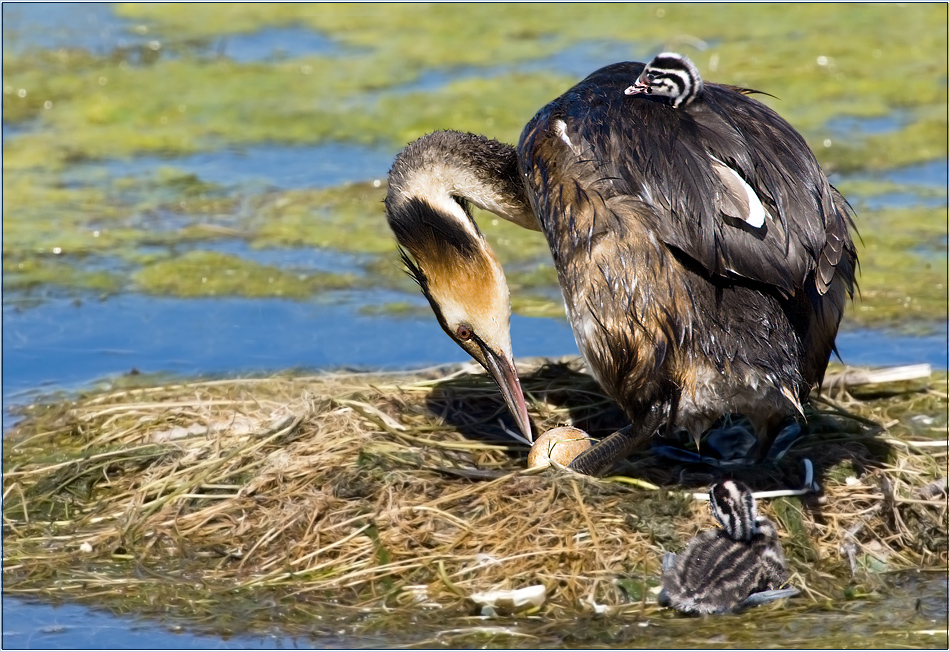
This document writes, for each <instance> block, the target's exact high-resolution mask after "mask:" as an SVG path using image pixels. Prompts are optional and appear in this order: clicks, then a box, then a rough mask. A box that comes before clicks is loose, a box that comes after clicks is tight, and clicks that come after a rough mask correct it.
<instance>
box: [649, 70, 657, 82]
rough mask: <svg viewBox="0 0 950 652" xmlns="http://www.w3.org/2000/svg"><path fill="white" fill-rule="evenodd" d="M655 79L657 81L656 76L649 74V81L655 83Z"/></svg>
mask: <svg viewBox="0 0 950 652" xmlns="http://www.w3.org/2000/svg"><path fill="white" fill-rule="evenodd" d="M655 79H656V75H654V74H653V73H652V72H651V73H647V81H654V80H655Z"/></svg>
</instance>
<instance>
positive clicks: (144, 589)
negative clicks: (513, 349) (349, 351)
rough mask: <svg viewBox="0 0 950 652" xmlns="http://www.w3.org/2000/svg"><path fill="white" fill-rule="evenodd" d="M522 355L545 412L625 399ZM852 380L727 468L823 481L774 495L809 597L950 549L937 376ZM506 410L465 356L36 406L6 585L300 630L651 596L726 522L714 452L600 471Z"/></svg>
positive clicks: (16, 464) (567, 609) (227, 622)
mask: <svg viewBox="0 0 950 652" xmlns="http://www.w3.org/2000/svg"><path fill="white" fill-rule="evenodd" d="M519 372H520V374H521V377H522V383H523V387H524V389H525V392H526V395H527V396H528V398H529V405H530V407H529V409H530V411H531V412H532V414H533V415H534V417H535V419H536V425H537V426H539V430H538V431H539V432H540V431H542V430H545V429H547V428H550V427H554V426H556V425H563V424H573V425H577V426H579V427H582V428H584V429H586V430H588V431H589V432H591V434H592V435H594V436H602V435H604V434H608V433H609V432H611V431H612V429H614V428H617V427H619V426H622V425H624V418H623V415H622V414H621V413H620V411H619V410H618V409H617V408H616V406H614V405H613V403H612V402H611V401H610V400H609V399H607V398H606V397H605V396H604V395H603V394H602V393H601V391H600V389H599V388H598V387H597V385H596V384H595V383H594V382H593V380H592V379H591V378H590V376H588V375H587V374H586V373H584V371H583V369H582V368H581V367H580V365H579V363H576V362H571V361H557V362H551V361H540V362H539V361H533V362H526V363H524V364H521V365H520V369H519ZM852 392H853V395H849V394H842V393H841V392H840V391H839V393H838V394H837V395H836V397H835V398H834V399H830V398H822V399H819V400H816V401H812V405H811V406H810V407H809V410H810V413H809V424H810V425H809V429H808V433H807V434H806V436H804V437H803V438H802V439H800V440H799V441H798V442H796V444H795V445H794V446H793V448H792V449H791V450H790V452H789V453H788V454H787V455H786V456H785V457H783V458H782V460H781V461H780V462H776V463H773V464H769V465H764V466H761V465H760V466H758V467H753V468H750V469H738V470H735V469H733V470H731V471H730V472H729V475H730V476H733V477H737V478H740V479H742V480H744V481H745V482H747V483H748V484H750V485H751V486H752V487H753V489H756V490H762V489H774V488H777V487H779V486H782V485H786V486H787V485H791V486H798V485H800V483H801V477H802V465H803V460H804V459H806V458H807V459H809V460H811V461H812V462H813V463H814V465H815V468H816V472H817V479H818V481H819V483H820V486H821V488H822V492H821V493H817V494H812V495H806V496H802V497H786V498H779V499H776V500H772V501H760V511H761V512H763V513H765V514H766V515H768V516H769V517H770V518H772V519H773V520H774V521H775V522H776V523H777V525H778V527H779V531H780V533H781V535H782V541H783V544H784V546H785V550H786V555H787V556H788V558H789V562H790V566H791V568H792V570H793V580H792V581H793V583H794V584H795V585H797V586H799V587H800V588H802V589H803V595H804V598H805V599H808V600H811V601H822V600H828V599H831V598H834V597H840V595H841V594H842V592H844V591H848V590H850V591H852V593H853V592H854V590H855V588H854V587H855V586H862V585H863V584H867V583H869V582H872V579H869V578H873V577H874V576H875V574H879V573H882V572H890V571H895V570H900V569H909V568H915V569H920V568H934V569H942V570H944V571H946V568H947V498H946V482H947V480H946V464H947V461H946V456H947V447H946V428H947V425H946V412H947V382H946V378H945V377H943V378H940V379H930V380H927V381H924V382H921V381H916V382H914V381H909V382H903V383H899V384H893V385H887V386H873V387H872V388H871V389H867V390H864V393H863V394H857V393H856V390H852ZM511 424H512V422H511V420H510V418H509V416H508V414H507V412H506V409H505V407H504V404H503V403H502V401H501V399H500V396H499V394H498V391H497V389H496V388H495V386H494V385H493V384H492V383H491V382H490V381H489V380H488V379H487V377H486V376H485V374H484V373H481V372H479V371H478V370H477V369H475V368H473V367H472V366H471V365H466V366H462V367H454V368H438V369H430V370H425V371H421V372H416V373H409V372H406V373H401V374H388V375H387V374H335V375H329V374H328V375H319V376H307V377H274V378H262V379H239V380H217V381H208V382H191V383H182V384H175V385H165V386H158V387H139V388H131V389H122V390H112V391H106V392H104V393H99V394H95V395H90V396H82V397H80V398H78V399H73V400H60V401H58V402H54V403H50V404H43V405H34V406H30V407H29V408H26V409H25V410H24V418H23V420H22V421H20V422H19V423H18V424H17V425H16V426H15V427H14V428H13V429H12V431H11V432H9V433H7V435H6V437H5V438H4V446H3V577H4V582H3V585H4V591H5V592H7V593H8V594H21V595H31V596H37V597H42V598H44V599H54V600H61V599H69V600H82V601H89V602H93V603H95V604H99V605H105V606H109V607H111V608H113V609H118V610H122V611H132V612H136V613H142V614H151V615H155V614H169V613H173V614H175V615H176V616H177V617H179V618H180V619H185V620H187V621H188V622H190V623H192V624H195V625H200V624H201V623H205V624H207V625H208V627H211V628H212V629H214V630H215V631H218V632H220V631H247V630H251V631H262V630H264V629H266V628H267V627H269V626H270V624H269V623H272V621H273V620H274V618H275V609H276V610H278V611H279V612H280V620H281V622H282V626H284V627H287V626H289V624H290V623H294V622H300V623H304V622H306V623H309V624H308V625H307V627H308V628H309V629H308V630H307V631H310V632H312V631H313V629H312V628H313V627H314V625H313V623H314V622H315V621H316V620H319V618H321V617H322V616H320V615H319V614H326V613H327V610H329V609H346V610H348V613H349V614H350V615H351V616H352V614H354V613H360V614H364V615H366V614H370V615H372V614H377V615H379V614H393V613H397V614H400V613H401V614H403V615H405V614H407V613H413V614H418V613H421V612H424V611H425V609H426V608H427V607H438V608H439V610H441V611H442V612H443V613H444V612H445V610H449V611H450V612H451V613H456V614H460V615H468V614H473V613H476V612H477V610H478V607H476V606H475V605H474V604H473V599H472V596H473V595H479V594H485V593H486V592H492V591H504V590H514V589H523V588H525V587H543V588H541V589H539V591H540V595H541V599H540V600H535V601H533V602H531V603H530V604H525V605H522V606H518V605H509V608H510V609H513V610H518V609H528V610H529V611H530V612H531V613H535V614H540V615H541V616H546V617H548V618H563V617H567V618H570V617H574V616H576V615H577V614H578V613H584V612H587V613H604V612H607V613H611V612H618V611H624V610H628V609H636V610H651V609H658V608H657V607H656V606H655V602H654V598H653V592H654V591H655V587H656V586H657V585H658V583H659V572H660V571H659V569H660V562H661V559H662V556H663V552H664V551H667V550H674V551H679V550H681V549H682V548H683V547H684V546H685V544H686V542H687V541H688V540H689V539H690V538H691V537H692V536H693V535H695V533H696V532H697V531H698V530H700V529H704V528H707V527H711V526H712V521H711V518H710V517H709V515H708V513H707V510H706V508H705V506H704V504H703V503H701V502H699V501H696V500H694V499H693V498H692V496H691V491H703V490H705V488H706V487H707V486H708V484H709V483H710V482H712V481H715V480H717V479H719V477H721V476H722V475H723V473H722V472H721V471H720V470H718V469H715V468H710V467H705V466H698V465H692V464H686V463H678V462H671V461H669V460H666V459H662V458H659V457H657V456H656V455H653V454H651V453H650V452H644V453H643V454H640V455H638V456H634V457H632V458H631V459H630V460H629V461H627V462H625V463H624V464H623V465H622V466H621V467H619V468H618V469H616V470H615V475H613V476H611V477H608V478H602V479H591V478H587V477H584V476H578V475H576V474H572V473H570V472H568V471H565V470H555V469H547V470H531V471H529V470H527V469H526V468H525V458H526V456H527V447H526V446H524V445H522V444H519V443H517V442H515V441H514V440H513V439H512V438H511V437H509V436H508V435H507V434H506V429H507V428H510V427H512V426H511ZM849 587H850V588H849ZM497 595H502V594H497ZM499 604H500V606H499V608H504V605H503V604H501V603H499ZM354 610H355V611H354ZM410 610H411V611H410ZM367 617H368V616H367ZM402 622H403V623H404V622H405V620H403V621H402ZM301 626H302V625H301ZM403 626H404V625H403ZM291 629H292V628H291Z"/></svg>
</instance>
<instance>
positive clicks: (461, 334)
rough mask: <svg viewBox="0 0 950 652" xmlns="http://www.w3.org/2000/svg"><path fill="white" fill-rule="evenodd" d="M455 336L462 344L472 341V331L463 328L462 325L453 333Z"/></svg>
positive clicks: (465, 327) (466, 327)
mask: <svg viewBox="0 0 950 652" xmlns="http://www.w3.org/2000/svg"><path fill="white" fill-rule="evenodd" d="M455 334H456V335H457V336H458V338H459V339H460V340H462V341H463V342H465V341H467V340H470V339H472V335H473V333H472V329H471V328H469V327H468V326H464V325H463V326H459V327H458V329H457V330H456V331H455Z"/></svg>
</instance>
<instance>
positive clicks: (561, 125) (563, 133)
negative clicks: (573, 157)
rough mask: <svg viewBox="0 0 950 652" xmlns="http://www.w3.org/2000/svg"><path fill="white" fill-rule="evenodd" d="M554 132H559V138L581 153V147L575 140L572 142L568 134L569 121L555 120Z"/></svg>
mask: <svg viewBox="0 0 950 652" xmlns="http://www.w3.org/2000/svg"><path fill="white" fill-rule="evenodd" d="M554 133H555V134H557V136H558V138H560V139H561V140H563V141H564V142H565V143H567V146H568V147H570V148H571V151H572V152H574V153H575V154H580V151H581V150H580V148H579V147H577V146H576V145H575V144H574V143H573V142H571V138H570V136H568V135H567V123H566V122H564V121H563V120H555V121H554Z"/></svg>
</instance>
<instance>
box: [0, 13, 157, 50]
mask: <svg viewBox="0 0 950 652" xmlns="http://www.w3.org/2000/svg"><path fill="white" fill-rule="evenodd" d="M134 27H135V25H134V24H133V23H131V22H129V21H126V20H123V19H121V18H119V17H117V16H116V15H115V14H114V13H113V6H112V5H111V4H108V3H104V2H90V3H66V2H54V3H40V2H4V3H3V49H4V51H9V52H12V53H16V54H20V53H23V52H26V51H28V50H55V49H59V48H79V49H83V50H88V51H89V52H92V53H94V54H100V55H105V54H109V53H110V52H112V51H113V50H115V49H118V48H126V47H131V46H135V45H144V44H146V43H147V42H148V41H149V40H151V38H152V37H148V36H145V35H141V34H136V33H135V32H134V31H133V28H134Z"/></svg>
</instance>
